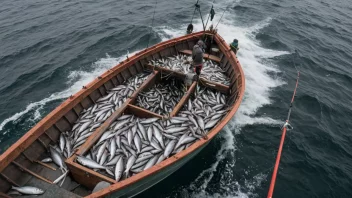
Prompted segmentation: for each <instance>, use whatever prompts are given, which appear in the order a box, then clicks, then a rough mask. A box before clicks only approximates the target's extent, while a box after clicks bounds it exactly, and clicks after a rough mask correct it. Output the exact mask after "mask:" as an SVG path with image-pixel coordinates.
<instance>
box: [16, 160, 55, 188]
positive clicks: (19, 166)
mask: <svg viewBox="0 0 352 198" xmlns="http://www.w3.org/2000/svg"><path fill="white" fill-rule="evenodd" d="M12 163H13V164H14V165H16V166H17V167H18V168H20V169H21V170H23V171H24V172H26V173H28V174H30V175H32V176H34V177H36V178H38V179H40V180H43V181H45V182H47V183H49V184H54V183H53V182H52V181H50V180H48V179H47V178H45V177H43V176H40V175H38V174H37V173H35V172H32V171H31V170H29V169H27V168H26V167H24V166H22V165H21V164H19V163H17V162H16V161H12Z"/></svg>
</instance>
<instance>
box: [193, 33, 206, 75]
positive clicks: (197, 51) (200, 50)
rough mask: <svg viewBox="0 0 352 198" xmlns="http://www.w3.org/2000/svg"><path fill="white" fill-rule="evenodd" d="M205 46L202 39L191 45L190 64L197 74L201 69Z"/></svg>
mask: <svg viewBox="0 0 352 198" xmlns="http://www.w3.org/2000/svg"><path fill="white" fill-rule="evenodd" d="M205 48H206V45H205V43H204V42H203V41H202V40H199V41H198V42H197V44H195V45H194V46H193V51H192V60H193V63H192V66H193V67H194V72H195V73H196V74H197V76H199V75H200V72H201V71H202V68H203V54H204V50H205ZM192 66H191V67H192Z"/></svg>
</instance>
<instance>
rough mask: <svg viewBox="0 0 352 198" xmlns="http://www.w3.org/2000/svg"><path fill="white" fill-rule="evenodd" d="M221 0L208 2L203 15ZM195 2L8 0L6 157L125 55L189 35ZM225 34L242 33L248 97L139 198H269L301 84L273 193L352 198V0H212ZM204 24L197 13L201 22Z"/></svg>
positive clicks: (1, 47)
mask: <svg viewBox="0 0 352 198" xmlns="http://www.w3.org/2000/svg"><path fill="white" fill-rule="evenodd" d="M212 2H213V1H210V0H200V5H201V9H202V13H203V14H204V17H206V15H207V13H208V12H209V10H210V7H211V5H212ZM194 3H195V1H186V0H180V1H163V0H159V1H158V3H157V8H156V12H155V21H154V27H151V24H152V15H153V10H154V5H155V1H154V0H146V1H137V0H123V1H112V0H102V1H91V0H77V1H67V0H66V1H58V0H48V1H38V0H26V1H14V0H11V1H10V0H2V1H1V2H0V5H1V6H0V153H2V152H4V150H6V149H7V148H8V147H9V146H10V145H11V144H13V143H14V142H15V141H17V140H18V139H19V138H20V137H21V136H22V135H23V134H24V133H26V131H28V130H29V129H30V128H31V127H33V126H34V125H35V124H36V123H37V122H38V121H40V119H42V118H43V117H44V116H45V115H47V114H48V113H49V112H50V111H52V110H53V109H54V108H55V107H56V106H58V105H59V104H60V103H61V102H62V101H64V100H65V99H66V98H67V97H69V96H70V95H71V94H73V93H75V92H77V91H78V90H80V89H81V87H82V86H83V85H85V84H87V83H88V82H90V81H91V80H92V79H94V78H96V77H97V76H98V75H99V74H101V73H103V72H104V71H105V70H106V69H108V68H111V67H113V66H115V65H116V64H117V63H118V62H119V61H121V60H123V59H124V58H125V56H126V52H127V50H128V51H129V52H130V53H131V54H133V53H134V52H137V51H139V50H142V49H144V48H145V47H146V45H147V43H148V39H149V38H150V43H151V44H155V43H158V42H161V41H164V40H167V39H169V38H174V37H177V36H181V35H183V34H184V33H185V29H186V26H187V25H188V23H190V20H191V18H192V14H193V9H194V7H193V5H194ZM226 7H228V9H227V11H226V12H225V14H224V17H223V18H222V20H221V22H220V23H219V26H218V29H219V30H218V32H219V33H220V35H221V36H223V37H224V39H225V40H226V41H227V42H231V41H232V40H233V39H234V38H237V39H238V40H239V43H240V51H239V53H238V58H239V61H240V62H241V64H242V66H243V69H244V73H245V75H246V92H245V97H244V100H243V102H242V105H241V107H240V109H239V111H238V112H237V114H236V115H235V116H234V118H233V120H232V121H231V122H230V124H228V125H227V126H226V127H225V128H224V130H223V131H222V132H221V134H219V135H218V136H217V137H216V139H215V140H213V141H212V142H211V143H210V144H209V145H208V147H206V148H205V149H204V150H203V151H202V152H201V153H200V154H199V155H198V156H197V157H196V158H194V159H193V160H192V161H191V162H190V163H188V164H186V165H185V166H184V167H182V168H181V169H180V170H178V171H177V172H176V173H174V174H173V175H171V176H170V177H168V178H167V179H165V180H164V181H162V182H161V183H159V184H157V185H156V186H154V187H152V188H151V189H149V190H147V191H145V192H143V193H142V194H140V195H139V196H138V197H179V195H180V193H181V192H182V191H183V192H187V193H188V194H189V195H190V196H191V197H266V194H267V191H268V187H269V183H270V178H271V174H272V168H273V165H274V162H275V157H276V152H277V150H278V145H279V141H280V136H281V132H280V125H281V124H282V123H283V121H284V120H285V118H286V114H287V110H288V106H289V102H290V99H291V94H292V91H293V88H294V84H295V78H296V69H295V66H296V67H297V68H298V69H299V70H300V71H301V78H300V85H299V88H298V92H297V97H296V100H295V105H294V107H293V109H292V110H293V111H292V114H291V124H292V126H293V127H294V129H293V130H292V131H289V132H288V133H287V137H286V141H285V145H284V148H283V156H282V160H281V165H280V168H279V173H278V177H277V183H276V188H275V193H274V197H295V198H296V197H352V188H351V186H352V144H351V143H352V131H351V128H352V124H351V121H350V120H351V117H352V91H351V88H352V70H351V66H352V64H351V62H352V39H351V34H352V4H351V2H350V1H347V0H337V1H328V0H319V1H318V0H308V1H296V0H294V1H289V0H282V1H273V0H269V1H259V0H252V1H244V0H242V1H233V0H215V2H214V8H215V12H216V16H215V19H214V21H215V22H214V24H216V23H217V22H218V20H219V19H220V17H221V14H222V12H223V10H224V9H225V8H226ZM193 23H194V25H195V29H196V30H198V31H199V30H201V27H202V26H201V21H200V17H199V15H196V16H195V18H194V21H193Z"/></svg>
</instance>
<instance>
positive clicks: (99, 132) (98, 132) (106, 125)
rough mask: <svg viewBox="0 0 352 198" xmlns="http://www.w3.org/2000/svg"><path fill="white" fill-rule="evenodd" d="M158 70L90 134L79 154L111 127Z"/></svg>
mask: <svg viewBox="0 0 352 198" xmlns="http://www.w3.org/2000/svg"><path fill="white" fill-rule="evenodd" d="M157 74H158V72H157V71H156V72H154V73H153V74H152V75H150V76H149V77H148V78H147V79H146V80H145V81H144V82H143V84H142V85H141V86H140V87H139V88H138V89H137V90H136V91H135V92H134V93H133V94H132V96H131V97H130V98H128V99H127V100H126V101H125V102H124V103H123V105H122V106H121V107H120V108H119V109H117V110H116V111H115V112H114V113H113V114H112V115H111V116H110V117H109V118H108V119H107V120H106V121H105V122H104V123H103V124H102V125H101V126H100V127H98V128H97V129H96V130H95V131H94V132H93V134H92V135H90V136H89V138H88V139H87V140H86V142H85V143H84V144H83V145H81V146H80V147H79V149H78V151H77V152H76V153H77V155H83V154H84V153H86V152H87V151H88V150H89V149H90V148H91V147H92V146H93V144H94V143H95V142H96V141H97V140H98V139H99V138H100V136H101V135H103V133H104V132H105V131H106V130H107V129H108V128H109V126H110V125H111V123H112V122H114V121H115V120H116V118H117V117H119V116H120V115H121V114H122V113H123V112H124V111H125V109H126V108H127V105H128V104H129V103H131V100H132V99H135V98H136V97H137V95H138V93H140V92H141V91H142V90H143V89H145V87H146V86H148V84H150V82H151V81H152V80H153V79H155V77H156V76H157Z"/></svg>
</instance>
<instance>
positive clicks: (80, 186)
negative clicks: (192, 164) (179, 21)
mask: <svg viewBox="0 0 352 198" xmlns="http://www.w3.org/2000/svg"><path fill="white" fill-rule="evenodd" d="M204 36H205V37H208V39H211V41H212V42H213V43H212V47H214V48H217V49H219V50H218V52H210V53H209V54H204V58H206V59H211V60H213V61H216V62H218V63H219V64H220V67H221V68H222V69H223V70H225V71H226V73H227V75H228V77H229V79H230V86H225V85H222V84H219V83H215V82H211V81H208V80H205V79H202V78H201V79H200V81H201V82H202V84H203V85H204V86H207V87H209V88H211V89H216V90H218V91H221V92H223V93H227V94H228V95H229V97H228V105H229V106H230V111H229V112H228V114H227V115H226V116H225V117H224V118H223V119H222V120H221V121H220V122H219V123H218V124H217V125H216V126H215V127H214V128H213V129H212V130H211V131H210V132H209V133H208V138H207V139H201V140H197V141H196V142H195V143H194V144H192V145H191V146H190V147H188V148H187V149H185V150H183V151H181V152H179V153H177V154H175V155H173V156H172V157H170V158H168V159H166V160H164V161H162V162H160V163H159V164H156V165H154V166H153V167H151V168H149V169H147V170H145V171H142V172H141V173H138V174H136V175H134V176H132V177H130V178H127V179H125V180H122V181H120V182H116V181H115V180H114V179H111V178H110V177H107V176H105V175H102V174H99V173H97V172H95V171H93V170H90V169H88V168H86V167H84V166H81V165H80V164H78V163H76V162H75V158H76V157H77V155H80V154H84V153H85V152H87V151H88V149H89V148H91V147H92V145H93V144H94V143H95V142H96V141H97V140H98V139H99V138H100V136H101V135H102V133H103V132H104V131H105V130H106V129H107V128H108V127H109V125H110V124H111V123H112V122H113V121H114V120H115V119H116V118H117V117H118V116H120V115H121V114H123V113H129V114H135V115H138V116H140V117H155V116H156V117H161V116H160V115H158V114H156V113H152V112H149V111H147V110H145V109H142V108H140V107H137V106H134V105H133V104H134V102H135V100H136V97H137V95H138V93H140V92H141V91H142V90H144V89H147V88H148V87H150V86H151V85H153V84H154V83H155V82H157V81H158V80H160V73H163V74H170V75H173V76H175V77H177V78H185V74H183V73H178V72H172V71H170V70H168V69H165V68H159V67H152V66H150V65H148V61H149V60H152V59H158V58H161V57H167V56H172V55H176V54H178V53H183V54H190V53H191V49H192V47H193V46H194V45H195V43H196V42H197V41H198V40H199V39H200V38H202V37H204ZM151 69H152V73H153V74H152V75H150V76H149V77H148V79H147V80H145V81H144V82H143V84H142V85H141V86H140V87H139V88H138V89H137V90H136V91H135V93H134V94H133V95H132V96H131V97H130V98H128V99H127V100H126V101H125V102H124V104H123V105H122V106H121V107H120V108H119V109H117V110H116V111H115V112H114V113H113V114H112V115H111V116H110V117H109V118H108V119H107V120H106V121H105V122H104V123H103V124H102V125H101V126H100V127H99V128H98V129H96V130H95V131H94V133H93V134H92V135H91V136H90V137H89V138H88V139H87V141H86V142H85V143H84V144H83V145H81V146H80V147H79V148H78V149H77V150H76V151H75V153H74V155H73V156H72V157H70V158H68V159H67V160H66V161H65V162H66V164H67V166H68V169H69V171H70V177H69V178H67V179H66V181H65V183H64V184H63V186H62V187H59V186H58V185H55V184H53V182H52V181H53V180H55V179H56V178H57V177H58V176H60V175H61V174H62V173H61V171H59V170H58V169H55V167H53V166H54V165H47V164H44V163H42V162H40V161H39V160H40V159H42V157H43V156H44V155H46V154H47V150H48V146H49V144H56V143H57V142H58V139H59V136H60V133H62V132H64V131H67V130H69V129H71V128H72V125H73V123H74V122H75V121H76V120H77V119H78V116H79V114H80V112H81V111H82V110H83V109H87V108H89V107H90V106H91V105H93V104H94V102H95V101H96V100H97V99H98V98H100V97H102V96H104V95H106V94H107V93H106V91H107V90H108V89H110V88H112V87H114V86H117V85H119V84H120V83H122V82H123V81H124V80H125V79H128V78H129V77H131V76H133V75H136V74H138V73H141V72H143V71H144V70H151ZM244 79H245V78H244V74H243V71H242V68H241V65H240V63H239V62H238V60H237V58H236V55H235V54H234V53H233V52H232V51H231V50H230V48H229V46H228V45H227V44H226V43H225V41H224V40H223V39H222V38H221V37H220V35H219V34H217V33H214V32H209V31H206V32H197V33H193V34H188V35H186V36H182V37H179V38H175V39H171V40H168V41H165V42H162V43H159V44H157V45H154V46H152V47H149V48H147V49H145V50H143V51H140V52H139V53H137V54H135V55H134V56H132V57H129V58H127V59H126V60H124V61H122V62H120V63H119V64H118V65H116V66H115V67H113V68H112V69H109V70H108V71H106V72H105V73H104V74H102V75H101V76H99V77H98V78H97V79H95V80H93V81H92V82H90V83H89V84H88V85H86V86H83V88H82V90H80V91H79V92H77V93H76V94H74V95H72V96H71V97H69V98H68V99H67V100H66V101H64V102H63V103H62V104H61V105H60V106H58V107H57V108H56V109H55V110H54V111H52V112H51V113H50V114H48V115H47V116H46V117H45V118H44V119H42V120H41V121H40V122H39V123H38V124H37V125H35V126H34V127H33V128H32V129H31V130H30V131H28V132H27V133H26V134H25V135H24V136H23V137H22V138H21V139H19V140H18V141H17V142H16V143H15V144H13V145H12V146H11V147H10V148H8V149H7V150H6V151H5V152H4V153H3V154H2V155H1V156H0V197H1V196H3V197H9V195H7V194H6V193H7V192H8V191H9V190H10V189H11V186H25V185H29V186H36V187H40V188H42V189H43V190H45V191H46V192H45V193H44V194H43V195H42V196H43V197H51V198H53V197H105V196H112V197H132V196H135V195H137V194H138V193H141V192H143V191H144V190H146V189H148V188H150V187H151V186H153V185H155V184H156V183H158V182H160V181H161V180H163V179H164V178H166V177H167V176H169V175H170V174H172V173H173V172H175V171H176V170H177V169H179V168H180V167H182V166H183V165H184V164H185V163H187V162H188V161H190V160H191V159H192V158H193V157H194V156H195V155H197V154H198V153H199V152H200V151H201V150H202V149H203V148H204V147H205V146H206V145H207V144H208V143H209V142H210V141H211V140H212V139H213V138H214V136H215V135H216V134H218V133H219V132H220V131H221V129H222V128H223V127H224V126H225V125H226V123H228V122H229V121H230V120H231V118H232V117H233V116H234V114H235V113H236V111H237V109H238V108H239V105H240V103H241V101H242V98H243V95H244V89H245V80H244ZM196 83H197V82H193V84H192V85H191V87H190V89H189V91H188V92H187V93H186V94H185V95H184V96H183V98H182V99H181V100H180V101H179V103H178V104H177V105H176V107H175V108H174V110H173V111H172V113H171V116H174V115H176V114H177V112H178V111H179V110H180V109H181V108H182V106H183V104H184V103H185V102H187V100H188V98H189V97H190V95H191V94H192V93H193V91H194V88H195V87H196ZM102 181H105V182H107V183H109V185H108V186H106V187H104V188H101V189H100V190H97V191H96V192H92V190H93V188H94V187H95V186H96V185H97V184H98V183H99V182H102Z"/></svg>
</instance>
